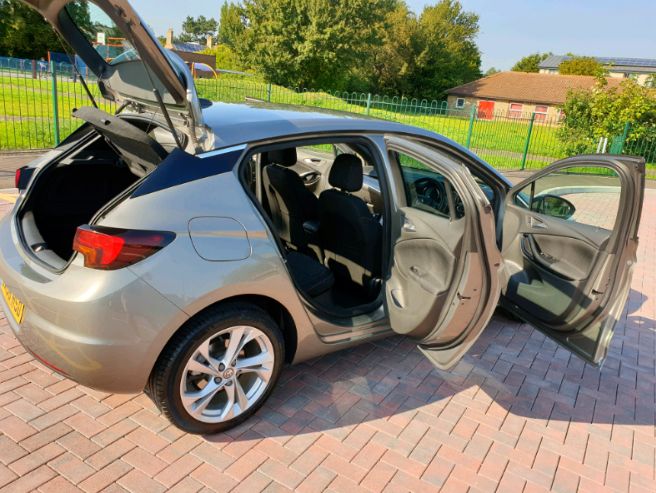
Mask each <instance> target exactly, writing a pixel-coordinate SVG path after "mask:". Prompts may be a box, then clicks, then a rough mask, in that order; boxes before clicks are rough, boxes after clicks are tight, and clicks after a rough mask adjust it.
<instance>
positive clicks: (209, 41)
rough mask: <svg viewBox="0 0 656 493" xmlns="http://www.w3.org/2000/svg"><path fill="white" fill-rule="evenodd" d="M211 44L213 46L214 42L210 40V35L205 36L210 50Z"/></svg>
mask: <svg viewBox="0 0 656 493" xmlns="http://www.w3.org/2000/svg"><path fill="white" fill-rule="evenodd" d="M213 46H214V43H213V40H212V36H208V37H207V47H208V48H209V49H210V50H211V49H212V48H213Z"/></svg>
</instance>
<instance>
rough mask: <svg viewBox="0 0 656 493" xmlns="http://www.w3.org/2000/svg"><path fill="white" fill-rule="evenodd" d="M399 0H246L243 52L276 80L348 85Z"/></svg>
mask: <svg viewBox="0 0 656 493" xmlns="http://www.w3.org/2000/svg"><path fill="white" fill-rule="evenodd" d="M395 5H396V0H342V1H340V2H335V1H334V0H311V1H308V2H304V1H300V0H245V1H244V13H245V17H246V19H247V23H248V28H247V29H246V30H245V32H244V40H243V43H239V47H238V50H239V55H240V57H241V58H242V59H243V60H246V61H247V62H248V63H249V64H250V65H251V66H253V67H254V68H255V69H256V70H258V71H259V72H261V73H262V74H263V75H264V77H265V78H266V79H267V80H269V81H271V82H274V83H276V84H283V85H291V86H297V87H306V88H323V89H345V88H347V87H348V82H349V80H350V79H351V77H352V75H353V72H354V68H355V67H357V66H358V65H359V64H361V63H362V62H363V60H364V58H365V56H366V54H367V53H368V52H369V50H370V47H371V46H373V45H378V44H380V43H381V31H380V29H379V26H380V24H381V23H382V22H383V21H384V19H385V17H386V15H387V13H388V12H389V11H390V10H392V8H393V7H394V6H395Z"/></svg>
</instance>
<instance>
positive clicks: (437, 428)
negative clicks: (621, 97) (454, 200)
mask: <svg viewBox="0 0 656 493" xmlns="http://www.w3.org/2000/svg"><path fill="white" fill-rule="evenodd" d="M8 210H9V205H8V204H5V205H4V206H3V205H0V214H3V213H6V212H7V211H8ZM655 249H656V191H655V190H648V191H647V198H646V204H645V210H644V213H643V219H642V228H641V244H640V252H639V257H640V263H639V265H638V266H637V269H636V272H635V276H634V280H633V290H632V291H631V294H630V298H629V302H628V304H627V309H626V311H625V313H624V315H623V317H622V320H621V322H620V323H619V324H618V327H617V331H616V335H615V338H614V340H613V344H612V348H611V351H610V355H609V357H608V360H607V361H606V364H605V366H604V367H603V368H602V369H595V368H593V367H590V366H588V365H586V364H584V363H582V362H581V361H580V360H579V359H577V358H576V357H574V356H571V355H570V354H569V353H568V352H567V351H565V350H563V349H560V348H558V347H557V346H556V344H554V343H552V342H551V341H549V340H547V339H545V338H544V337H543V336H542V335H541V334H540V333H539V332H536V331H534V330H532V329H531V328H530V327H529V326H527V325H522V324H519V323H516V322H512V321H509V320H507V319H505V318H503V317H502V316H499V315H497V316H495V318H494V319H493V321H492V322H491V324H490V326H489V327H488V328H487V329H486V331H485V332H484V335H483V337H482V338H481V339H480V341H479V342H478V343H477V344H476V345H475V346H474V348H473V349H472V350H471V351H470V353H469V355H468V356H466V357H465V359H464V360H463V361H462V362H461V363H460V364H459V365H458V366H457V367H456V368H455V369H454V370H452V371H450V372H440V371H437V370H435V369H433V367H432V366H431V364H430V363H428V362H427V361H426V360H425V359H424V358H423V357H422V356H421V355H420V354H419V352H418V350H416V349H415V347H414V346H413V344H411V343H410V342H408V341H405V340H403V339H401V338H392V339H389V340H386V341H382V342H380V343H376V344H365V345H364V346H361V347H359V348H357V349H354V350H349V351H345V352H341V353H338V354H335V355H330V356H327V357H323V358H319V359H316V360H313V361H310V362H309V363H306V364H302V365H300V366H297V367H293V368H288V369H287V370H285V371H284V373H283V376H282V381H281V385H280V386H279V388H278V389H277V391H276V392H274V394H273V396H272V398H271V399H270V400H269V402H268V404H267V405H266V406H265V407H264V408H263V409H262V410H261V411H260V412H259V413H258V414H257V415H256V416H255V418H254V419H251V420H250V421H248V422H247V423H246V424H244V425H242V426H241V427H240V428H238V429H236V430H233V431H232V432H230V433H227V434H223V435H218V436H207V437H197V436H191V435H184V434H182V433H181V432H179V431H177V430H176V429H175V428H173V427H171V426H170V425H169V424H168V423H167V421H165V420H164V419H163V418H162V417H161V416H160V415H159V414H158V413H157V410H156V409H155V408H154V406H153V405H152V404H151V403H150V401H149V400H148V399H147V398H146V397H145V396H143V395H137V396H123V395H107V394H101V393H98V392H94V391H91V390H88V389H84V388H82V387H79V386H77V385H75V384H74V383H73V382H70V381H68V380H66V379H63V378H62V377H59V376H57V375H54V374H52V372H50V371H49V370H47V369H46V368H45V367H43V366H41V365H40V364H39V363H37V362H35V361H34V360H33V359H32V358H31V357H30V356H29V355H28V354H26V353H25V351H24V350H23V349H22V348H21V347H20V346H19V345H18V343H17V342H16V340H15V339H14V337H13V335H12V333H11V331H10V329H9V328H8V326H7V323H6V320H5V319H4V318H0V491H11V492H17V491H23V490H35V489H38V490H39V491H54V492H58V493H59V492H64V491H69V490H70V491H76V490H78V489H79V490H82V491H87V492H91V491H99V490H103V489H104V490H105V491H124V490H128V491H132V492H139V493H141V492H148V491H163V490H165V489H167V488H171V489H174V490H177V491H185V492H187V491H200V490H202V489H205V490H208V491H209V490H216V491H228V490H232V489H233V488H234V489H235V491H237V490H239V491H245V492H254V491H262V490H266V491H277V490H288V489H298V490H299V491H322V490H327V491H349V493H355V492H356V491H380V490H385V491H437V490H438V489H440V488H442V489H443V490H444V491H467V490H468V489H469V491H494V490H495V489H497V490H498V491H512V492H519V491H524V492H533V491H546V490H549V489H552V490H554V491H563V492H565V491H576V490H577V488H578V489H579V490H581V491H593V492H601V491H623V492H624V491H630V492H636V493H637V492H640V491H645V492H652V493H653V492H654V491H656V477H655V476H654V471H655V461H656V455H655V448H656V437H655V426H654V423H655V421H654V420H655V409H656V401H655V397H654V393H655V384H656V374H655V369H656V364H655V357H656V322H655V320H656V302H655V300H656V256H654V255H653V252H654V250H655ZM0 315H1V313H0Z"/></svg>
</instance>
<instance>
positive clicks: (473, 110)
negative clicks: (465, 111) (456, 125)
mask: <svg viewBox="0 0 656 493" xmlns="http://www.w3.org/2000/svg"><path fill="white" fill-rule="evenodd" d="M475 120H476V105H475V104H472V106H471V111H470V115H469V129H467V142H466V144H465V147H466V148H467V149H469V146H471V139H472V132H473V131H474V121H475Z"/></svg>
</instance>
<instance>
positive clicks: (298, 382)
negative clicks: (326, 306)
mask: <svg viewBox="0 0 656 493" xmlns="http://www.w3.org/2000/svg"><path fill="white" fill-rule="evenodd" d="M645 300H646V296H644V295H643V294H642V293H640V292H638V291H634V290H632V291H631V293H630V296H629V301H628V303H627V306H626V308H625V312H624V314H623V317H622V320H620V322H619V323H618V324H617V327H616V331H615V337H614V339H613V342H612V345H611V349H610V351H609V355H608V358H607V360H606V362H605V363H604V365H603V366H602V367H600V368H596V367H594V366H592V365H589V364H586V363H585V362H583V361H582V360H581V359H579V358H578V357H576V356H574V355H572V354H571V353H570V352H569V351H567V350H566V349H564V348H562V347H560V346H558V345H557V344H556V343H555V342H553V341H552V340H551V339H548V338H546V337H545V336H544V335H543V334H542V333H541V332H539V331H537V330H534V329H533V328H532V327H531V326H529V325H527V324H522V323H520V322H516V321H513V320H510V319H509V318H507V317H505V316H504V315H503V314H501V313H497V314H495V316H494V318H493V319H492V321H491V322H490V324H489V326H488V327H487V328H486V330H485V331H484V333H483V335H482V336H481V338H480V339H479V341H478V342H477V343H476V344H475V345H474V346H473V347H472V349H470V351H469V353H468V354H467V355H466V356H465V358H463V360H462V361H461V362H460V363H459V364H458V365H456V367H454V368H453V369H451V370H450V371H440V370H437V369H435V368H434V367H433V366H432V364H431V363H430V362H429V361H428V360H427V359H426V358H425V357H424V356H423V355H422V354H421V353H420V352H419V350H418V349H417V348H416V346H415V345H414V344H413V343H412V342H410V341H409V340H407V339H404V338H401V337H392V338H388V339H385V340H382V341H378V342H375V343H367V344H364V345H362V346H359V347H356V348H353V349H349V350H344V351H340V352H337V353H334V354H331V355H328V356H324V357H321V358H317V359H314V360H311V361H309V362H307V363H303V364H300V365H296V366H293V367H287V368H286V369H285V370H284V371H283V375H282V377H281V381H280V384H279V385H278V388H277V389H276V390H275V391H274V393H273V394H272V396H271V398H270V399H269V401H268V402H267V403H266V405H265V406H264V407H263V408H262V409H261V410H260V411H259V412H258V413H257V414H256V415H255V416H254V417H253V418H251V419H249V420H248V421H246V422H245V423H244V424H242V425H240V426H239V427H237V428H235V429H233V430H231V431H229V432H227V433H226V434H219V435H214V436H208V437H206V439H207V440H209V441H213V442H223V441H232V440H244V439H249V438H256V437H258V436H274V437H275V436H285V435H292V434H293V435H298V434H303V433H312V432H323V431H330V430H334V432H335V433H337V434H342V433H343V434H344V436H345V434H347V433H349V432H350V431H351V430H352V428H353V427H355V426H356V425H358V424H359V423H362V422H372V421H374V420H378V419H381V418H382V419H383V420H386V421H387V422H389V423H390V426H396V425H398V424H399V423H402V422H407V421H409V420H410V419H413V417H416V414H417V413H422V414H423V416H421V417H420V418H421V421H423V422H425V423H437V422H438V420H440V422H441V423H456V422H457V421H458V418H460V415H462V413H464V412H465V410H467V411H468V412H472V413H473V415H475V414H476V413H479V414H481V413H482V414H486V413H491V412H492V413H495V414H497V415H499V419H500V420H501V421H500V422H502V421H503V420H504V419H505V416H507V415H509V414H511V415H515V416H521V417H524V418H530V419H538V420H548V421H549V422H550V423H552V422H554V421H562V422H564V425H567V423H568V422H570V421H571V422H580V423H590V424H611V425H612V424H627V425H646V426H654V423H655V411H654V410H655V406H654V388H655V384H656V377H655V372H654V368H655V359H654V358H655V354H654V347H655V344H654V339H655V334H656V322H655V321H654V320H652V319H648V318H645V317H643V316H641V315H638V314H636V312H638V311H639V309H640V306H641V305H642V303H643V302H644V301H645ZM458 413H459V415H458ZM452 414H455V415H454V416H451V415H452ZM404 416H405V418H404ZM397 417H398V419H397ZM395 421H398V423H396V424H395V423H394V422H395ZM339 430H342V432H340V431H339Z"/></svg>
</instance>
